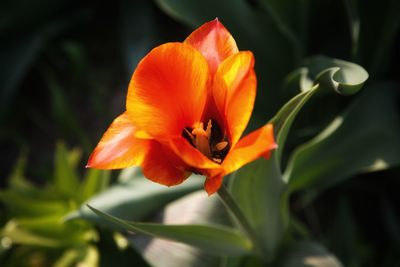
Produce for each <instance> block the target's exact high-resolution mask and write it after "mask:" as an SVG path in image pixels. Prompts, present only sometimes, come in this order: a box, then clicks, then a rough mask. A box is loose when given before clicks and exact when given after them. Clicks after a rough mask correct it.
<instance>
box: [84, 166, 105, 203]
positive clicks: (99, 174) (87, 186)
mask: <svg viewBox="0 0 400 267" xmlns="http://www.w3.org/2000/svg"><path fill="white" fill-rule="evenodd" d="M110 175H111V172H110V171H103V170H96V169H88V170H87V174H86V176H85V178H84V180H83V182H82V185H81V187H80V191H81V199H80V201H79V204H81V203H83V202H84V201H86V200H88V199H89V198H90V197H92V196H94V195H95V194H97V193H100V192H102V191H104V190H105V189H106V188H107V186H108V184H109V183H110Z"/></svg>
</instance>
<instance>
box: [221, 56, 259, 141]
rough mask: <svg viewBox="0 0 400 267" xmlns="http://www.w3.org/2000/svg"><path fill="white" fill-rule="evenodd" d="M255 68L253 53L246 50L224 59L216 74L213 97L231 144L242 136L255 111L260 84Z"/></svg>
mask: <svg viewBox="0 0 400 267" xmlns="http://www.w3.org/2000/svg"><path fill="white" fill-rule="evenodd" d="M253 68H254V56H253V53H251V52H250V51H243V52H239V53H237V54H235V55H233V56H231V57H229V58H227V59H226V60H225V61H224V62H222V64H221V65H220V66H219V68H218V70H217V73H216V74H215V77H214V84H213V86H214V87H213V96H214V101H215V104H216V106H217V108H218V110H219V112H220V113H221V115H222V117H224V118H225V122H224V123H225V129H226V130H227V131H228V135H229V137H230V140H231V143H232V146H234V145H235V144H236V142H237V141H238V140H239V138H240V136H241V135H242V133H243V131H244V130H245V128H246V126H247V123H248V122H249V119H250V116H251V112H252V111H253V107H254V101H255V97H256V88H257V79H256V75H255V72H254V69H253Z"/></svg>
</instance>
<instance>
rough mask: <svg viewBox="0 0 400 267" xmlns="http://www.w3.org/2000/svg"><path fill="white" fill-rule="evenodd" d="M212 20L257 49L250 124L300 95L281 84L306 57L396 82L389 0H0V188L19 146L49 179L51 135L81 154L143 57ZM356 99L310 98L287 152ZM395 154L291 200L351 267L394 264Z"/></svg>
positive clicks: (31, 169)
mask: <svg viewBox="0 0 400 267" xmlns="http://www.w3.org/2000/svg"><path fill="white" fill-rule="evenodd" d="M215 17H218V18H219V19H220V21H221V22H222V23H223V24H224V25H225V26H226V27H227V28H228V30H229V31H230V32H231V33H232V35H233V36H234V38H235V39H236V41H237V43H238V46H239V48H240V49H241V50H252V51H254V53H255V56H256V65H257V76H258V80H259V86H258V96H257V102H256V107H255V119H253V120H254V122H252V124H251V126H250V127H255V126H257V125H260V124H261V123H265V122H266V121H268V120H269V119H270V118H271V117H272V116H273V115H274V113H275V112H276V111H277V110H278V109H279V108H280V107H281V106H282V104H284V103H285V102H286V101H288V100H289V99H290V98H291V97H293V96H294V95H295V94H297V91H293V90H291V89H287V88H285V77H286V76H287V75H288V74H289V73H290V72H291V71H293V70H294V69H295V68H297V67H300V66H302V64H303V63H304V59H305V58H307V57H309V56H312V55H317V54H323V55H326V56H329V57H333V58H340V59H344V60H348V61H351V62H355V63H357V64H360V65H361V66H363V67H364V68H365V69H366V70H367V71H368V72H369V74H370V78H369V80H368V82H367V87H368V86H369V85H372V84H377V83H381V82H390V83H393V84H395V86H397V88H398V83H399V82H400V75H399V74H400V73H399V65H398V62H399V60H400V49H399V48H400V36H399V34H398V31H399V26H400V1H396V0H383V1H372V0H371V1H356V0H345V1H334V0H323V1H316V0H315V1H307V0H296V1H277V0H275V1H273V0H271V1H266V0H265V1H263V0H247V1H245V0H236V1H218V0H213V1H211V0H204V1H186V2H185V1H163V0H158V1H133V0H132V1H128V0H119V1H114V2H111V1H108V2H107V1H67V0H37V1H29V0H13V1H12V0H2V1H1V2H0V125H1V126H0V151H1V155H0V157H1V158H0V173H1V174H2V179H1V180H0V184H1V186H2V187H6V186H7V179H6V178H7V177H8V175H9V173H10V171H11V168H12V166H13V165H14V163H15V162H16V160H17V159H18V157H19V155H20V154H21V153H27V155H28V160H27V168H26V173H27V175H26V176H28V177H29V178H30V179H31V180H32V181H34V182H35V183H37V184H44V183H46V180H47V179H48V177H50V176H51V175H52V164H53V153H54V149H55V144H56V142H57V141H58V140H63V141H64V142H65V143H66V144H67V145H68V146H70V147H80V148H82V150H83V155H84V156H83V159H86V158H87V157H88V155H89V153H90V152H91V150H92V149H93V148H94V146H95V145H96V143H97V142H98V140H99V138H100V137H101V134H102V133H103V132H104V130H105V129H106V128H107V127H108V125H109V124H110V123H111V121H112V119H113V118H114V117H115V116H116V115H118V114H120V113H122V112H123V111H124V109H125V96H126V92H127V86H128V82H129V80H130V77H131V75H132V73H133V71H134V69H135V66H136V64H137V63H138V61H139V60H140V59H141V58H142V57H143V56H144V55H145V54H146V53H147V52H149V50H150V49H151V48H153V47H155V46H157V45H159V44H161V43H165V42H174V41H183V40H184V38H185V37H186V36H187V35H188V34H189V33H190V32H191V31H192V30H193V29H194V28H195V27H198V26H199V25H201V24H202V23H204V22H206V21H209V20H212V19H214V18H215ZM355 99H357V95H356V96H352V97H342V96H338V95H329V96H318V97H316V99H314V100H312V101H311V103H310V104H309V105H308V106H307V107H306V108H305V110H304V111H302V113H301V114H300V116H299V119H298V120H297V121H296V123H295V125H294V129H293V131H292V133H291V135H290V137H289V139H290V141H289V144H288V148H287V152H286V154H287V155H289V154H290V152H291V151H292V150H293V149H294V148H295V147H296V146H298V145H299V144H301V143H302V142H304V141H307V140H309V139H310V138H311V137H313V136H315V135H316V134H317V133H318V132H319V131H320V130H321V129H323V128H324V127H325V126H326V125H327V124H328V123H329V122H330V121H331V120H332V119H333V118H334V117H335V116H337V115H339V114H340V113H341V112H343V110H345V109H346V107H347V106H349V105H350V104H351V103H353V102H354V101H355ZM397 103H399V99H398V94H397ZM399 106H400V105H399ZM397 112H400V110H399V108H398V109H397ZM399 123H400V122H399ZM399 138H400V136H399ZM376 142H379V140H376ZM327 153H329V152H328V151H327ZM360 153H363V152H362V151H360ZM399 162H400V160H399V161H398V162H397V164H394V165H393V166H391V167H393V168H390V169H389V170H384V171H380V172H375V173H370V174H360V175H357V176H355V177H352V179H347V180H345V181H343V182H341V183H340V184H338V185H336V186H334V187H331V188H330V189H327V190H326V191H325V192H324V193H322V194H321V195H320V196H319V197H318V200H317V201H315V202H314V203H313V204H312V205H310V206H308V207H307V208H306V209H303V208H301V209H299V210H296V197H295V198H294V200H293V206H294V207H293V209H294V211H295V212H297V214H298V215H299V217H300V218H302V220H303V221H304V223H305V224H306V225H307V226H308V227H309V228H310V229H311V232H312V234H313V236H314V237H315V238H317V239H320V240H323V242H325V244H327V246H328V247H329V248H330V249H331V250H332V251H333V252H334V253H335V254H336V255H338V256H339V258H340V259H341V260H342V261H343V262H344V263H345V265H346V266H399V264H400V257H399V255H400V228H399V225H397V223H398V222H400V218H399V216H400V212H399V208H400V205H399V202H398V201H397V194H398V193H397V190H398V188H399V185H400V184H399V178H400V177H399V174H400V172H399V168H398V167H396V166H398V163H399ZM85 163H86V162H85V160H83V161H82V162H81V167H82V168H81V169H82V170H83V169H84V168H83V167H84V165H85ZM392 264H393V265H392Z"/></svg>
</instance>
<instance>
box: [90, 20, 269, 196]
mask: <svg viewBox="0 0 400 267" xmlns="http://www.w3.org/2000/svg"><path fill="white" fill-rule="evenodd" d="M256 84H257V80H256V75H255V72H254V57H253V54H252V53H251V52H250V51H239V50H238V48H237V46H236V43H235V40H234V39H233V37H232V36H231V34H230V33H229V32H228V31H227V29H226V28H225V27H224V26H223V25H222V24H221V23H220V22H219V21H218V19H215V20H213V21H211V22H208V23H205V24H204V25H202V26H201V27H200V28H198V29H197V30H195V31H194V32H193V33H192V34H190V35H189V37H188V38H187V39H186V40H185V41H184V42H183V43H166V44H163V45H160V46H158V47H156V48H154V49H153V50H152V51H150V53H148V54H147V55H146V56H145V57H144V58H143V59H142V60H141V61H140V63H139V64H138V66H137V68H136V70H135V72H134V73H133V76H132V79H131V82H130V84H129V89H128V95H127V100H126V111H125V112H124V113H123V114H122V115H120V116H119V117H117V118H116V119H115V120H114V121H113V123H112V124H111V126H110V127H109V128H108V130H107V131H106V132H105V134H104V135H103V137H102V139H101V140H100V142H99V144H98V145H97V147H96V148H95V150H94V151H93V153H92V155H91V156H90V158H89V162H88V165H87V167H93V168H97V169H118V168H126V167H130V166H134V165H137V166H138V165H140V166H141V167H142V170H143V174H144V176H145V177H147V178H148V179H150V180H152V181H154V182H157V183H160V184H163V185H167V186H172V185H177V184H180V183H182V182H183V181H184V180H185V179H186V178H188V177H189V176H190V174H191V173H197V174H203V175H205V176H206V180H205V190H206V191H207V193H208V194H210V195H211V194H213V193H214V192H216V191H217V190H218V189H219V188H220V186H221V182H222V179H223V177H224V176H225V175H227V174H229V173H231V172H233V171H236V170H237V169H239V168H240V167H242V166H243V165H245V164H247V163H249V162H251V161H254V160H255V159H257V158H259V157H262V156H263V157H265V158H268V157H269V155H270V151H271V150H272V149H274V148H276V144H275V141H274V136H273V127H272V125H271V124H267V125H265V126H264V127H261V128H260V129H258V130H256V131H254V132H252V133H250V134H249V135H247V136H245V137H244V138H242V139H240V136H241V135H242V133H243V131H244V129H245V128H246V126H247V123H248V121H249V119H250V116H251V112H252V110H253V106H254V100H255V96H256Z"/></svg>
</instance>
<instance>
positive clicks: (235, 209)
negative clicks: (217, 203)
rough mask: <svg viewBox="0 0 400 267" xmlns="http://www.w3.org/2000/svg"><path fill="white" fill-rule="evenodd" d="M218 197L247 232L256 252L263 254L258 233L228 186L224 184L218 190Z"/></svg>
mask: <svg viewBox="0 0 400 267" xmlns="http://www.w3.org/2000/svg"><path fill="white" fill-rule="evenodd" d="M218 195H219V197H220V198H221V200H222V203H224V205H225V207H226V208H227V209H228V210H229V212H230V213H231V215H232V216H233V218H234V219H235V220H236V222H237V223H238V224H239V225H240V226H241V227H242V228H243V230H244V231H245V232H246V234H247V235H248V237H249V238H250V240H251V241H252V243H253V245H254V248H255V250H256V252H257V253H261V250H260V247H259V240H258V238H257V235H256V233H255V232H254V230H253V227H252V226H251V225H250V223H249V221H248V220H247V218H246V216H245V215H244V214H243V212H242V210H241V209H240V208H239V206H238V205H237V204H236V202H235V200H234V199H233V197H232V195H231V193H229V191H228V189H227V188H226V186H225V185H224V184H222V185H221V187H220V189H219V190H218Z"/></svg>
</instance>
